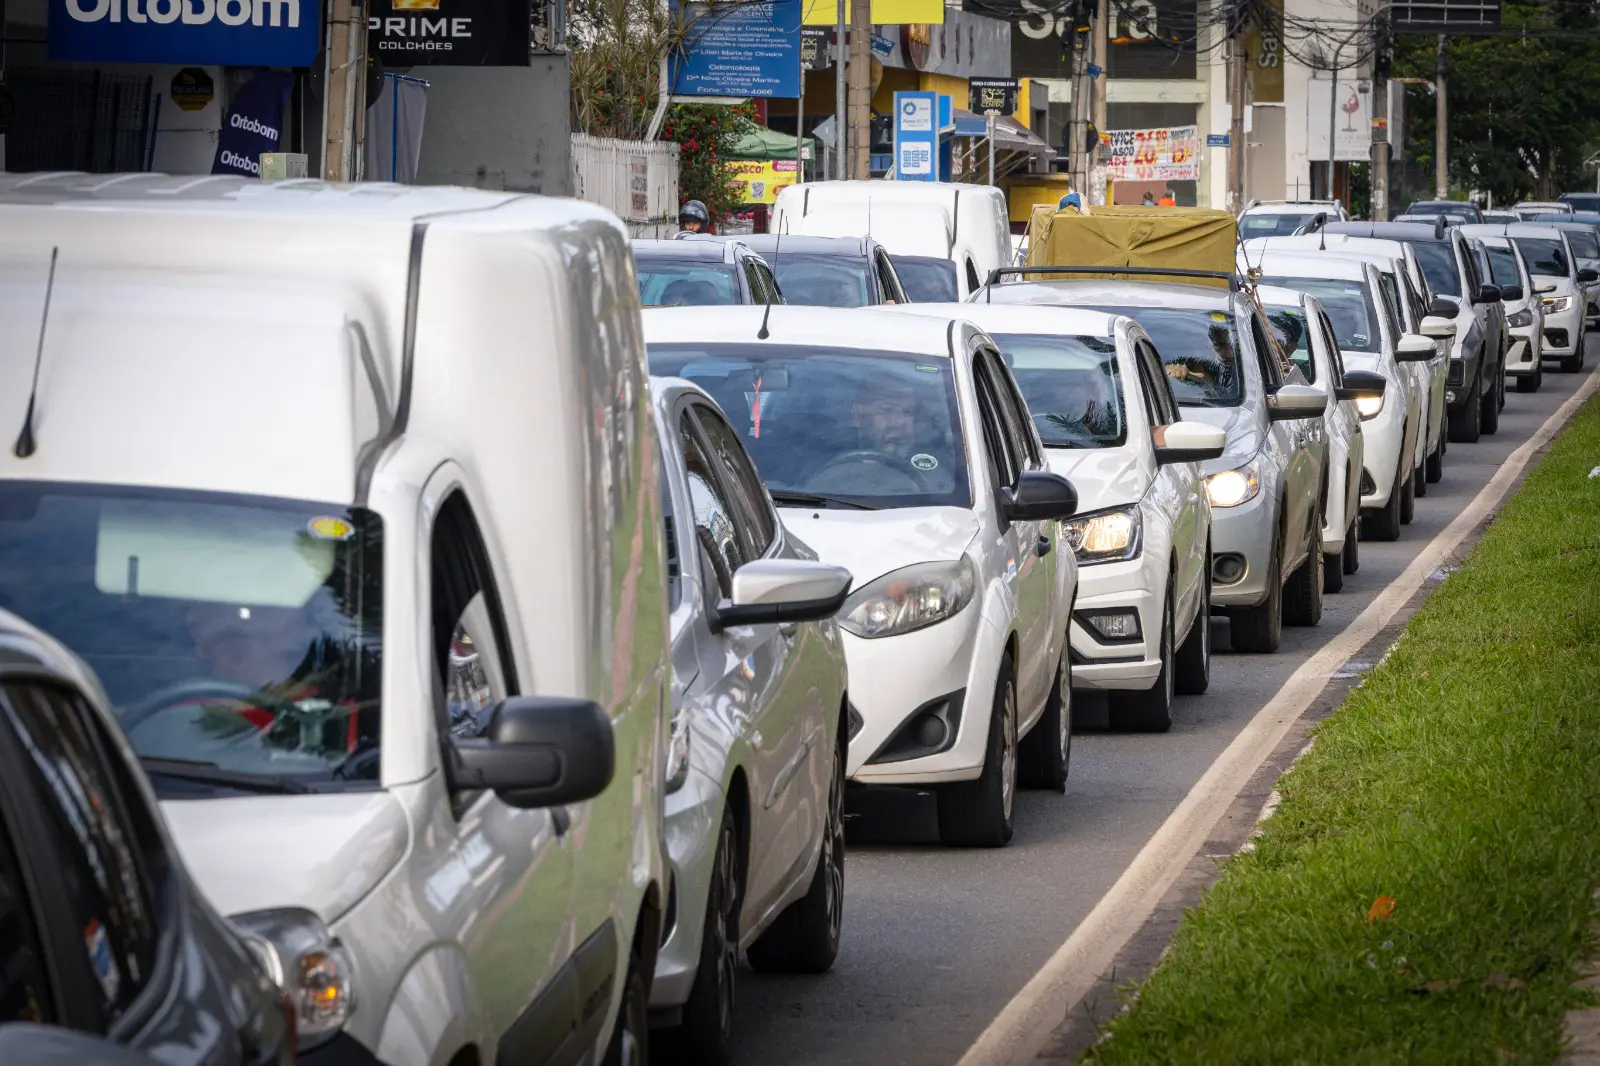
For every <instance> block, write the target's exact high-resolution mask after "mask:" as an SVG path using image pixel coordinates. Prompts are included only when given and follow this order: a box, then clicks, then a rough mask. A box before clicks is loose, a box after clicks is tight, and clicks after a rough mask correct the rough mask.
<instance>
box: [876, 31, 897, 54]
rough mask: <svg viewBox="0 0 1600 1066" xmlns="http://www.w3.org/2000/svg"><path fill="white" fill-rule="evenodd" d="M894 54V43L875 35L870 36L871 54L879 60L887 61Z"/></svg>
mask: <svg viewBox="0 0 1600 1066" xmlns="http://www.w3.org/2000/svg"><path fill="white" fill-rule="evenodd" d="M893 53H894V42H893V41H891V40H889V38H887V37H882V36H880V35H878V34H876V33H874V34H873V35H872V54H873V55H875V56H877V57H878V58H879V59H888V58H889V56H890V55H892V54H893Z"/></svg>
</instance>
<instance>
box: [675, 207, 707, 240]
mask: <svg viewBox="0 0 1600 1066" xmlns="http://www.w3.org/2000/svg"><path fill="white" fill-rule="evenodd" d="M678 225H679V226H680V227H681V228H682V229H683V232H685V233H706V232H708V231H709V230H710V229H711V212H710V211H707V210H706V205H705V204H703V203H701V202H700V201H699V200H690V201H689V202H688V203H686V204H684V205H683V206H682V207H680V208H679V209H678Z"/></svg>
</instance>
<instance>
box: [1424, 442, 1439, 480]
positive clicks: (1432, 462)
mask: <svg viewBox="0 0 1600 1066" xmlns="http://www.w3.org/2000/svg"><path fill="white" fill-rule="evenodd" d="M1422 478H1423V480H1424V481H1427V482H1428V483H1429V484H1432V485H1437V484H1438V483H1439V482H1441V481H1443V480H1444V441H1443V440H1442V439H1441V440H1440V441H1439V444H1438V446H1437V447H1435V448H1434V449H1433V454H1432V455H1430V456H1428V458H1426V459H1424V460H1423V462H1422Z"/></svg>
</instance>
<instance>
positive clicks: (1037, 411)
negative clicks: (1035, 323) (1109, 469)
mask: <svg viewBox="0 0 1600 1066" xmlns="http://www.w3.org/2000/svg"><path fill="white" fill-rule="evenodd" d="M990 336H991V337H993V338H994V342H995V344H997V345H999V346H1000V354H1001V355H1002V356H1004V357H1005V361H1006V365H1007V366H1009V367H1010V368H1011V376H1012V377H1014V378H1016V379H1017V387H1018V388H1020V389H1021V390H1022V398H1023V399H1024V400H1026V401H1027V403H1028V410H1029V411H1030V412H1031V413H1032V414H1033V424H1034V425H1035V426H1037V427H1038V429H1039V437H1040V439H1041V440H1043V441H1044V445H1045V447H1046V448H1114V447H1116V446H1117V445H1119V444H1122V443H1124V442H1126V441H1127V439H1128V426H1127V419H1126V408H1125V406H1124V404H1123V400H1122V377H1121V375H1120V374H1118V372H1117V345H1116V342H1114V341H1111V340H1108V339H1107V338H1104V337H1061V336H1053V335H1049V334H1040V333H993V334H990Z"/></svg>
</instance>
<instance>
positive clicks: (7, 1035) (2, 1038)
mask: <svg viewBox="0 0 1600 1066" xmlns="http://www.w3.org/2000/svg"><path fill="white" fill-rule="evenodd" d="M0 1062H17V1063H27V1064H28V1066H157V1060H156V1059H154V1058H151V1057H150V1056H149V1055H146V1054H145V1053H144V1052H142V1051H135V1050H134V1049H133V1048H128V1047H123V1046H122V1045H121V1044H113V1043H112V1042H111V1041H110V1040H107V1039H106V1038H105V1037H102V1036H95V1035H94V1034H92V1033H84V1032H79V1031H78V1030H76V1029H64V1028H62V1027H61V1026H58V1025H38V1024H35V1023H33V1022H13V1023H11V1024H9V1025H0Z"/></svg>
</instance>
